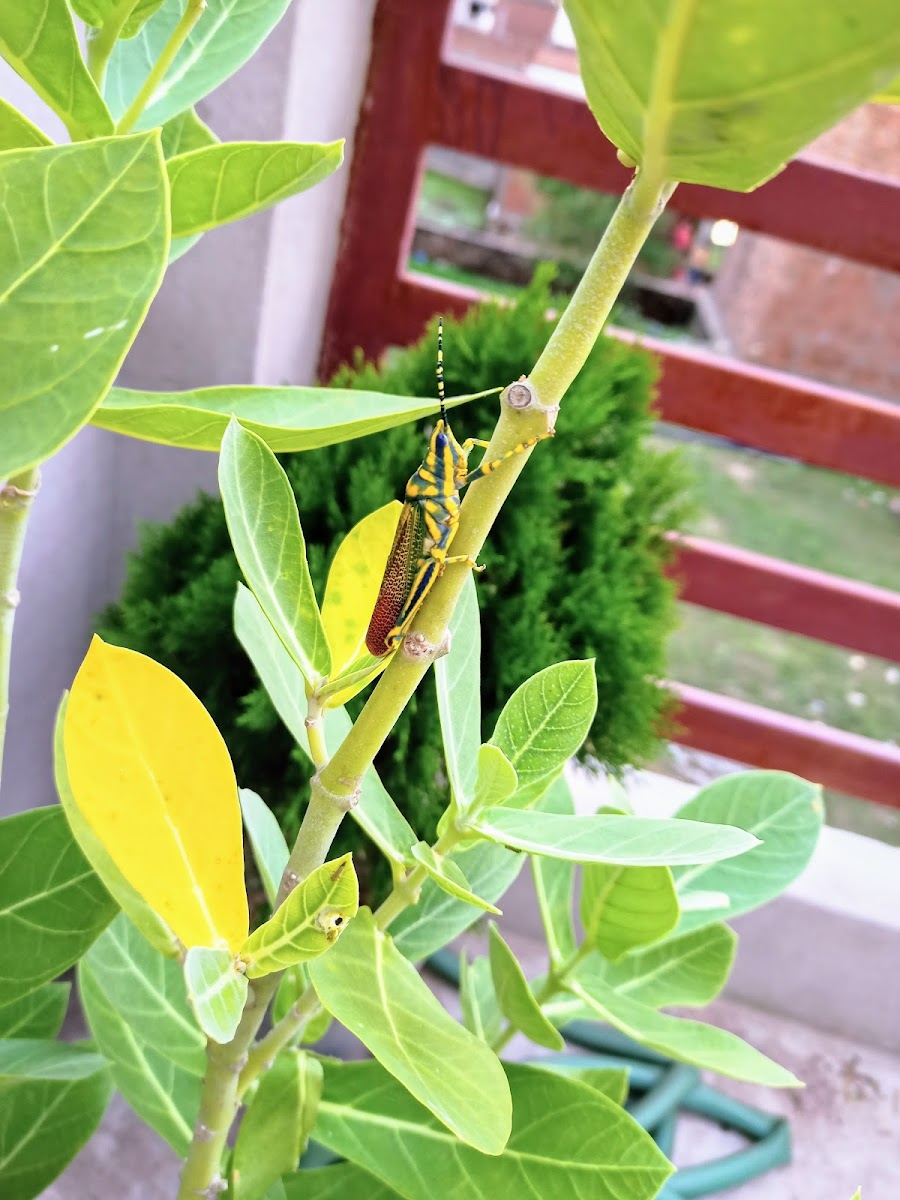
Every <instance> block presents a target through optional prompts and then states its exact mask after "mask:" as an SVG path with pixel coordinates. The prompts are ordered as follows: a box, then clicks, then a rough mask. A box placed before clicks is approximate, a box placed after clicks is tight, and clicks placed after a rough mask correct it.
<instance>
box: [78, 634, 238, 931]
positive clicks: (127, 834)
mask: <svg viewBox="0 0 900 1200" xmlns="http://www.w3.org/2000/svg"><path fill="white" fill-rule="evenodd" d="M64 737H65V753H66V762H67V764H68V768H69V781H70V784H71V788H72V792H73V794H74V796H75V800H76V802H77V804H78V808H79V809H80V810H81V813H82V814H83V816H84V818H85V820H87V822H88V823H89V824H90V826H91V828H92V829H93V830H94V833H95V834H96V835H97V837H98V838H99V839H100V841H101V842H102V843H103V845H104V847H105V848H106V852H107V853H108V855H109V857H110V858H111V859H112V860H113V862H114V863H115V865H116V866H117V867H118V869H119V870H120V871H121V873H122V875H123V876H124V877H125V879H126V880H127V881H128V882H129V883H130V884H131V886H132V887H133V888H134V889H135V891H137V892H138V893H140V895H141V896H143V898H144V899H145V900H146V901H147V903H148V904H149V905H150V907H151V908H152V909H153V910H154V912H156V913H158V914H159V916H161V917H162V918H163V920H165V921H166V922H167V924H168V925H169V926H170V927H171V929H172V930H173V931H174V932H175V934H176V935H177V936H178V937H179V938H180V939H181V941H182V942H183V943H184V945H185V946H186V947H188V948H190V947H191V946H213V947H215V946H219V945H222V944H224V945H227V946H228V948H229V949H231V950H236V949H237V948H238V947H239V946H240V945H241V944H242V943H243V941H244V940H245V938H246V936H247V930H248V927H249V926H248V916H247V894H246V891H245V889H244V853H243V842H242V834H241V812H240V805H239V803H238V794H237V784H236V783H235V778H234V770H233V769H232V766H231V759H230V758H229V756H228V750H227V749H226V747H225V743H224V742H223V741H222V736H221V734H220V733H219V731H218V730H217V729H216V727H215V725H214V724H213V721H212V718H211V717H210V716H209V714H208V713H207V711H206V709H205V708H204V707H203V705H202V704H201V703H200V701H199V700H198V699H197V698H196V696H195V695H194V694H193V692H191V691H190V689H189V688H188V687H187V686H186V685H185V684H184V683H182V681H181V680H180V679H179V678H178V676H177V675H173V674H172V672H171V671H168V670H167V669H166V668H165V667H162V666H160V665H159V663H156V662H154V661H153V659H151V658H145V657H144V655H142V654H136V653H135V652H134V651H133V650H123V649H121V648H120V647H118V646H108V645H107V644H106V643H105V642H103V641H101V640H100V638H98V637H95V638H94V639H93V641H92V642H91V647H90V649H89V650H88V653H87V657H86V658H85V660H84V662H83V663H82V664H81V667H80V669H79V671H78V674H77V675H76V676H75V682H74V684H73V685H72V693H71V696H70V697H69V703H68V709H67V712H66V721H65V735H64Z"/></svg>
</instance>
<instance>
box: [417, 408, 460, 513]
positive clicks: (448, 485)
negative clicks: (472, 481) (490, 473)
mask: <svg viewBox="0 0 900 1200" xmlns="http://www.w3.org/2000/svg"><path fill="white" fill-rule="evenodd" d="M465 474H466V452H465V450H464V449H463V448H462V446H461V445H460V444H459V442H458V441H457V440H456V437H455V435H454V433H453V430H452V429H451V428H450V423H449V422H448V421H447V420H446V418H445V417H440V418H439V419H438V420H437V422H436V423H435V426H434V429H433V431H432V434H431V438H430V440H429V443H428V453H427V454H426V455H425V460H424V462H423V463H422V465H421V466H420V467H419V469H418V470H417V471H416V473H415V474H414V475H413V476H411V478H410V480H409V483H407V485H406V499H407V500H420V499H422V498H423V497H443V496H454V495H456V494H457V493H458V492H459V488H460V484H461V483H462V480H463V479H464V477H465Z"/></svg>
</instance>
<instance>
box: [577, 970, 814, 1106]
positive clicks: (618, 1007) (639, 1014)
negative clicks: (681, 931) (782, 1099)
mask: <svg viewBox="0 0 900 1200" xmlns="http://www.w3.org/2000/svg"><path fill="white" fill-rule="evenodd" d="M567 986H568V988H569V990H570V991H571V992H572V993H573V994H574V995H575V996H577V997H578V999H579V1000H581V1001H582V1003H583V1004H585V1005H587V1007H588V1008H590V1009H591V1010H592V1011H593V1012H594V1014H595V1017H597V1018H599V1019H600V1020H601V1021H606V1022H608V1023H609V1024H610V1025H612V1026H613V1028H615V1029H618V1030H619V1032H620V1033H624V1034H625V1035H626V1037H630V1038H634V1040H635V1041H637V1042H640V1043H641V1044H642V1045H644V1046H647V1047H649V1048H650V1049H651V1050H656V1051H657V1052H658V1053H660V1054H665V1055H668V1056H669V1057H670V1058H675V1059H678V1061H679V1062H687V1063H691V1064H692V1065H693V1066H697V1067H703V1068H705V1069H706V1070H709V1071H718V1072H719V1074H720V1075H730V1076H731V1077H732V1078H733V1079H743V1080H746V1082H748V1083H760V1084H763V1085H764V1086H766V1087H799V1086H801V1085H800V1081H799V1080H798V1079H797V1078H796V1077H795V1076H794V1075H792V1074H791V1072H790V1071H788V1070H786V1069H785V1068H784V1067H782V1066H779V1064H778V1063H776V1062H773V1061H772V1059H770V1058H767V1057H766V1056H765V1055H764V1054H761V1053H760V1052H759V1051H758V1050H755V1049H754V1048H753V1046H750V1045H748V1044H747V1042H745V1041H743V1040H742V1039H741V1038H739V1037H737V1036H736V1035H735V1034H733V1033H729V1032H728V1031H727V1030H725V1029H718V1028H717V1027H716V1026H714V1025H703V1024H701V1023H700V1022H699V1021H688V1020H685V1019H683V1018H681V1017H670V1016H668V1015H667V1014H665V1013H661V1012H657V1011H656V1009H654V1008H650V1007H649V1006H648V1005H646V1004H641V1002H640V1001H639V1000H634V999H632V998H631V997H630V996H627V995H624V994H622V993H621V992H617V991H615V990H614V989H613V988H612V987H610V986H609V984H608V983H607V982H606V980H605V978H604V977H603V972H602V969H600V970H598V969H596V968H595V966H594V961H593V958H588V959H586V960H585V961H584V962H583V963H582V964H581V966H579V967H578V968H577V969H576V971H575V974H574V976H573V977H572V978H570V980H569V982H568V985H567Z"/></svg>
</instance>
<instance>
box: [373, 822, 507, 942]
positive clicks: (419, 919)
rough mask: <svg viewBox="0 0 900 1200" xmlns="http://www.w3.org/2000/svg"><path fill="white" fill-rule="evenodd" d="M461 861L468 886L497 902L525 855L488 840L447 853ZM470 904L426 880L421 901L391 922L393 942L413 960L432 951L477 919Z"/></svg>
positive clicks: (474, 910) (455, 860)
mask: <svg viewBox="0 0 900 1200" xmlns="http://www.w3.org/2000/svg"><path fill="white" fill-rule="evenodd" d="M447 857H448V858H450V859H452V861H453V862H455V863H458V864H459V867H460V870H461V871H462V873H463V874H464V875H465V877H466V879H467V880H468V881H469V887H470V888H471V889H472V890H473V891H474V892H475V893H476V894H477V895H479V896H481V897H482V898H483V899H485V900H489V901H490V902H491V903H492V904H493V903H495V902H496V901H497V900H499V899H500V897H501V896H502V895H503V894H504V893H505V892H506V891H507V889H508V888H509V887H510V886H511V884H512V883H513V882H514V881H515V879H516V876H517V875H518V874H519V872H520V871H521V870H522V867H523V866H524V865H525V856H524V855H523V854H513V853H512V852H511V851H509V850H504V849H503V848H502V847H501V846H493V845H490V844H489V843H487V842H479V843H476V844H474V845H469V846H466V845H463V846H461V847H460V848H459V849H457V850H454V851H453V852H452V853H451V854H449V855H448V856H447ZM479 916H480V913H479V912H478V910H477V909H475V908H473V907H472V905H471V904H466V903H464V902H463V901H461V900H457V899H455V898H454V897H453V896H449V895H448V894H447V893H446V892H444V891H443V890H442V889H441V888H439V887H438V886H437V884H436V883H435V882H434V881H433V880H426V882H425V883H424V884H423V886H422V891H421V893H420V895H419V903H418V904H416V905H412V906H411V907H409V908H407V909H404V911H403V912H402V913H401V914H400V916H399V917H397V919H396V921H394V922H392V924H391V935H392V936H393V939H394V945H395V946H396V947H397V949H398V950H399V951H400V952H401V953H402V954H404V955H406V957H407V958H409V959H411V960H412V961H413V962H418V960H419V959H421V958H425V957H426V956H427V955H429V954H433V953H434V951H435V950H439V949H440V948H441V947H442V946H446V944H447V942H449V941H452V939H453V938H455V937H456V936H457V935H458V934H460V933H462V932H464V930H466V929H468V928H469V926H470V925H474V923H475V922H476V921H477V920H478V918H479Z"/></svg>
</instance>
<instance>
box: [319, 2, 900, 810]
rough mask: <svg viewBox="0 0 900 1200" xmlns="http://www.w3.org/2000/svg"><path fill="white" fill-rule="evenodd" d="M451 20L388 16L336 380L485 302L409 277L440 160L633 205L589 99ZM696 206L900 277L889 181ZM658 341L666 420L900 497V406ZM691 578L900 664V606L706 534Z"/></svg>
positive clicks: (772, 750)
mask: <svg viewBox="0 0 900 1200" xmlns="http://www.w3.org/2000/svg"><path fill="white" fill-rule="evenodd" d="M449 9H450V0H429V2H428V3H419V4H410V3H409V2H408V0H379V3H378V6H377V9H376V13H375V21H374V29H373V44H372V56H371V60H370V64H369V74H368V80H367V84H366V92H365V97H364V100H363V105H362V108H361V116H360V121H359V125H358V128H357V130H356V137H355V144H354V150H353V159H352V164H351V172H350V183H349V190H348V195H347V202H346V207H345V211H344V218H343V225H342V230H341V244H340V252H339V255H338V261H337V267H336V270H335V274H334V279H333V282H332V289H331V295H330V298H329V305H328V312H327V318H326V328H325V336H324V340H323V348H322V358H321V363H320V370H321V374H322V376H323V377H327V376H328V375H329V374H330V373H331V372H332V371H333V370H334V368H335V367H336V366H337V365H338V364H339V363H341V362H342V361H344V360H346V359H347V358H349V357H350V356H351V355H352V353H353V350H354V348H355V347H357V346H361V347H362V348H363V350H364V351H365V352H366V354H367V355H370V356H371V355H377V354H379V353H380V352H381V351H382V350H383V349H384V348H385V347H387V346H389V345H397V344H404V343H406V342H409V341H411V340H412V339H414V338H416V337H417V336H419V334H420V333H421V331H422V328H423V326H424V324H425V323H426V321H427V320H428V319H429V318H430V317H431V316H433V315H434V314H435V313H437V312H439V311H442V312H444V313H447V312H453V313H457V314H462V313H463V312H464V311H465V310H466V308H467V307H468V306H469V305H470V304H471V303H473V301H474V300H475V299H476V298H477V297H476V296H475V294H474V293H472V292H471V291H469V290H468V289H464V288H460V287H456V286H453V285H450V284H446V283H443V282H440V281H436V280H429V279H427V278H426V277H423V276H415V275H411V274H409V273H408V272H407V271H406V263H407V260H408V257H409V250H410V246H411V243H412V235H413V231H414V224H415V199H416V195H417V192H418V183H419V176H420V173H421V170H422V162H423V156H424V152H425V150H426V148H427V147H428V146H429V145H440V146H446V147H449V148H451V149H455V150H460V151H465V152H467V153H470V154H478V155H482V156H483V157H485V158H490V159H494V160H497V161H499V162H503V163H507V164H510V165H512V166H518V167H523V168H527V169H529V170H532V171H536V172H539V173H541V174H543V175H552V176H556V177H558V178H560V179H565V180H568V181H569V182H571V183H575V184H579V185H581V186H585V187H592V188H597V189H598V190H602V191H611V192H618V191H621V190H622V189H623V188H624V187H625V185H626V183H627V181H628V173H627V172H626V171H625V170H624V168H623V167H622V166H621V165H620V164H619V162H618V160H617V159H616V155H615V150H614V149H613V147H612V146H611V145H610V143H609V142H607V141H606V139H605V138H604V137H603V136H602V134H601V133H600V132H599V130H598V129H597V126H596V123H595V122H594V119H593V117H592V116H591V114H590V112H589V111H588V109H587V106H586V105H585V104H584V102H583V101H581V100H578V99H573V98H571V97H568V96H564V95H560V94H557V93H554V92H551V91H548V90H545V89H542V88H540V87H535V86H532V85H530V84H528V83H523V82H521V81H520V80H518V79H512V78H510V77H506V76H504V75H502V74H501V73H491V72H490V71H489V70H487V69H481V68H475V67H473V66H471V65H470V64H468V63H463V62H455V61H453V59H452V57H451V56H450V55H449V54H448V53H447V52H446V49H445V35H446V32H447V19H448V13H449ZM677 204H678V210H679V212H683V213H685V214H686V215H688V216H697V217H700V216H702V217H728V218H730V219H732V220H734V221H736V222H738V224H739V225H740V226H741V227H742V228H744V229H751V230H758V231H764V232H766V233H769V234H775V235H777V236H778V237H781V238H784V239H786V240H788V241H791V242H794V243H796V244H798V245H803V246H810V247H813V248H815V249H818V250H824V251H827V252H828V253H830V254H838V255H842V256H843V257H846V258H849V259H853V260H855V261H857V262H861V263H868V264H871V265H874V266H879V267H884V268H889V269H891V270H898V271H900V221H898V220H897V213H898V211H900V186H898V185H895V184H893V183H892V182H891V181H889V180H886V179H883V178H880V177H878V176H874V175H868V174H864V173H862V172H859V171H851V170H846V169H842V168H837V167H833V166H828V165H825V164H823V163H818V162H814V161H812V160H806V159H804V160H799V161H796V162H793V163H791V164H790V165H789V166H788V167H787V169H786V170H784V171H783V172H782V173H781V174H780V175H778V176H776V177H775V178H774V179H773V180H771V181H770V182H769V183H767V184H765V185H764V186H763V187H761V188H759V189H758V190H757V191H755V192H750V193H748V194H738V193H733V192H723V191H718V190H717V189H714V188H705V187H697V186H686V185H683V186H681V187H679V189H678V193H677ZM616 336H620V337H623V338H627V337H629V336H630V335H628V334H624V333H621V332H616ZM642 344H644V345H648V346H650V347H651V348H652V349H653V350H654V351H656V353H657V354H658V355H659V356H660V359H661V361H662V379H661V385H660V395H659V408H660V412H661V416H662V417H663V418H664V419H665V420H666V421H669V422H673V423H675V424H680V425H685V426H687V427H689V428H691V429H696V430H702V431H704V432H707V433H713V434H721V435H723V436H725V437H728V438H732V439H734V440H736V441H738V442H741V443H743V444H745V445H748V446H753V447H756V448H758V449H760V450H766V451H770V452H773V453H779V454H785V455H789V456H791V457H793V458H797V459H801V460H802V461H804V462H807V463H811V464H813V465H816V466H820V467H828V468H830V469H832V470H835V471H844V472H847V473H850V474H853V475H860V476H863V477H865V478H867V479H872V480H876V481H878V482H879V483H884V484H888V485H891V486H894V487H900V407H898V406H894V405H892V404H887V403H883V402H880V401H877V400H871V399H867V398H866V397H863V396H860V395H856V394H854V393H852V392H847V391H843V390H840V389H837V388H832V387H826V386H824V385H821V384H816V383H813V382H811V381H808V380H804V379H799V378H796V377H794V376H790V375H787V374H784V373H781V372H778V371H771V370H765V369H761V368H759V367H752V366H749V365H748V364H746V363H739V362H736V361H729V360H728V359H723V358H720V357H716V356H714V355H711V354H707V353H705V352H703V351H700V350H695V349H687V348H684V347H680V346H676V345H672V344H670V343H664V342H659V343H657V342H653V341H652V340H650V339H642ZM526 366H527V364H526ZM677 570H678V573H679V574H680V575H682V576H683V578H684V580H685V588H684V593H683V594H684V598H685V599H686V600H689V601H691V602H692V603H694V604H700V605H704V606H706V607H708V608H714V609H718V610H720V611H722V612H728V613H732V614H734V615H735V616H739V617H744V618H747V619H750V620H754V621H760V622H763V623H765V624H767V625H773V626H775V627H777V628H779V629H786V630H790V631H791V632H794V633H801V634H806V635H808V636H810V637H816V638H820V639H822V640H824V641H828V642H833V643H835V644H837V645H840V646H846V647H849V648H852V649H856V650H861V651H864V652H865V653H868V654H875V655H879V656H882V657H884V658H890V659H894V660H900V596H898V595H897V594H895V593H892V592H887V591H884V590H882V589H879V588H874V587H869V586H866V585H863V584H859V583H855V582H853V581H849V580H846V579H841V578H837V577H835V576H831V575H827V574H825V573H824V572H821V571H811V570H808V569H806V568H802V567H798V566H794V565H791V564H789V563H786V562H782V561H780V560H778V559H772V558H767V557H765V556H763V555H759V554H751V553H749V552H746V551H742V550H737V549H735V548H733V547H729V546H723V545H718V544H716V543H713V542H708V541H705V540H702V539H696V538H691V539H686V540H685V541H684V543H683V547H682V550H681V553H680V557H679V559H678V564H677ZM675 686H676V687H677V689H678V691H679V694H680V697H681V701H682V707H681V710H680V712H679V716H678V720H679V724H680V726H681V732H680V733H679V735H678V740H679V741H680V742H682V743H683V744H685V745H688V746H693V747H695V748H697V749H702V750H707V751H710V752H712V753H715V754H721V755H724V756H726V757H728V758H733V759H737V760H738V761H741V762H746V763H750V764H753V765H756V766H767V767H778V768H782V769H785V770H792V771H796V772H797V773H798V774H801V775H805V776H807V777H808V778H811V779H814V780H817V781H819V782H821V783H822V784H824V785H825V786H827V787H832V788H835V789H837V790H839V791H843V792H849V793H851V794H854V795H857V796H862V797H864V798H866V799H869V800H873V801H876V802H879V803H881V804H887V805H893V806H897V807H900V748H898V747H897V746H893V745H890V744H886V743H881V742H876V741H873V740H871V739H868V738H864V737H859V736H856V735H853V734H849V733H846V732H843V731H841V730H837V729H832V728H829V727H828V726H825V725H821V724H819V723H817V722H813V721H806V720H803V719H801V718H797V717H789V716H787V715H785V714H783V713H777V712H774V711H772V710H770V709H766V708H761V707H758V706H756V705H752V704H746V703H744V702H741V701H737V700H734V699H731V698H729V697H725V696H720V695H716V694H714V693H711V692H706V691H703V690H701V689H699V688H694V687H688V686H686V685H675Z"/></svg>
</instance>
